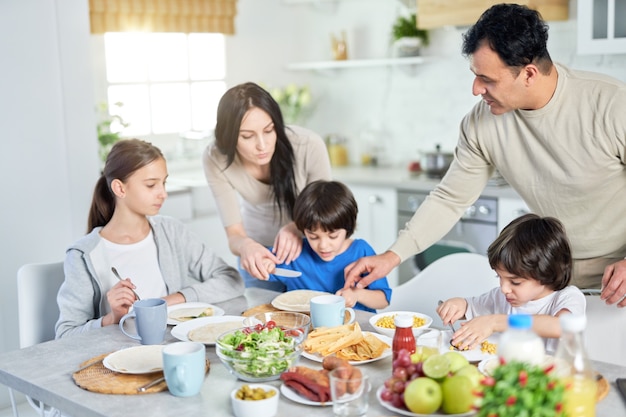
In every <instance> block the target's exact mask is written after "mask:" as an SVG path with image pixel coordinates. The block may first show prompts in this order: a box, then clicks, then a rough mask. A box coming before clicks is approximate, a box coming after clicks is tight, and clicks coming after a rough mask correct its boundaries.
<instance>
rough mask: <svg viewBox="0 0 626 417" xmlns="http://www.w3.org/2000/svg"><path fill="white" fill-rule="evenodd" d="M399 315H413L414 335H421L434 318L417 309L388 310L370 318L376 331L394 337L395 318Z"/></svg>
mask: <svg viewBox="0 0 626 417" xmlns="http://www.w3.org/2000/svg"><path fill="white" fill-rule="evenodd" d="M397 315H408V316H412V317H413V335H414V336H415V337H417V336H419V335H420V334H421V333H422V332H423V331H424V330H425V329H427V328H429V327H430V325H431V324H432V322H433V318H432V317H430V316H427V315H426V314H422V313H416V312H415V311H387V312H384V313H379V314H376V315H374V316H372V317H371V318H370V324H371V325H372V327H373V328H374V329H376V331H377V332H378V333H380V334H384V335H385V336H389V337H393V334H394V333H395V331H396V325H395V324H394V319H395V317H396V316H397Z"/></svg>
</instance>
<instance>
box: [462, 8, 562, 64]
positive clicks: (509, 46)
mask: <svg viewBox="0 0 626 417" xmlns="http://www.w3.org/2000/svg"><path fill="white" fill-rule="evenodd" d="M483 41H486V42H487V43H488V44H489V46H490V47H491V49H493V50H494V51H495V52H496V53H497V54H498V56H499V57H500V59H502V61H504V63H505V64H506V65H508V66H509V67H512V68H515V69H516V70H517V72H518V73H519V69H521V68H522V67H524V66H526V65H528V64H531V63H533V64H535V65H537V67H538V68H539V70H540V71H541V72H542V73H543V74H548V73H549V72H550V70H551V68H552V59H551V58H550V54H549V53H548V48H547V43H548V25H547V24H546V23H545V22H544V21H543V19H542V18H541V15H540V14H539V12H537V11H536V10H532V9H530V8H528V7H527V6H522V5H519V4H496V5H494V6H491V7H490V8H489V9H487V10H486V11H485V12H484V13H483V14H482V16H480V18H479V19H478V21H477V22H476V23H475V24H474V25H473V26H472V27H470V28H469V30H468V31H467V32H466V33H465V34H463V55H465V56H466V57H467V56H469V55H472V54H473V53H474V52H476V50H477V49H478V48H479V47H480V46H481V44H482V42H483Z"/></svg>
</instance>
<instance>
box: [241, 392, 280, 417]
mask: <svg viewBox="0 0 626 417" xmlns="http://www.w3.org/2000/svg"><path fill="white" fill-rule="evenodd" d="M247 385H248V386H249V387H250V388H252V389H255V388H261V389H263V390H264V391H272V392H274V395H272V396H271V397H269V398H265V399H263V400H242V399H239V398H237V391H239V390H240V389H241V387H239V388H237V389H234V390H233V391H232V392H231V393H230V402H231V404H232V406H233V413H234V414H235V417H274V416H275V415H276V413H277V412H278V397H279V396H280V395H279V394H278V389H277V388H275V387H273V386H271V385H267V384H247Z"/></svg>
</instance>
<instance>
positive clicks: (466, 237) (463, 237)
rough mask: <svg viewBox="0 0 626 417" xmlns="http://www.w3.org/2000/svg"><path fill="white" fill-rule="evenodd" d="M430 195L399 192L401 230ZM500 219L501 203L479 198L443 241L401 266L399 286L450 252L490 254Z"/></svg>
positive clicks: (416, 192) (399, 226) (412, 191)
mask: <svg viewBox="0 0 626 417" xmlns="http://www.w3.org/2000/svg"><path fill="white" fill-rule="evenodd" d="M427 195H428V193H427V192H419V191H414V190H398V230H401V229H404V227H405V225H406V223H407V222H408V221H409V220H410V219H411V217H413V214H414V213H415V211H416V210H417V208H418V207H419V206H420V205H421V204H422V203H423V202H424V200H425V199H426V196H427ZM497 220H498V200H497V199H496V198H491V197H480V198H478V200H476V202H475V203H474V204H473V205H471V206H470V207H468V208H467V210H466V211H465V213H464V214H463V216H462V217H461V219H460V220H459V221H458V222H457V223H456V224H455V225H454V226H453V227H452V229H451V230H450V231H449V232H448V233H447V234H446V235H445V236H444V237H443V238H442V239H441V240H440V241H438V242H436V243H435V244H434V245H432V246H431V247H429V248H428V249H426V250H425V251H424V252H422V253H419V254H417V255H415V256H413V257H411V258H410V259H407V260H406V261H404V262H403V263H402V264H400V266H399V267H398V275H399V276H398V283H399V284H402V283H404V282H406V281H408V280H409V279H411V278H413V277H414V276H415V275H416V274H417V273H418V272H419V271H420V270H422V269H424V267H426V266H427V265H428V264H430V263H432V262H433V261H435V260H436V259H438V258H440V257H441V256H444V255H447V254H450V253H454V252H475V253H480V254H483V255H487V248H489V245H490V244H491V242H493V241H494V240H495V239H496V237H497V235H498V222H497ZM433 221H436V219H433Z"/></svg>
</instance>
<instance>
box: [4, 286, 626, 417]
mask: <svg viewBox="0 0 626 417" xmlns="http://www.w3.org/2000/svg"><path fill="white" fill-rule="evenodd" d="M275 295H276V293H273V292H270V291H266V290H260V289H255V288H250V289H247V290H246V296H245V297H239V298H238V299H235V300H231V301H229V302H226V303H222V304H219V306H220V307H222V308H223V309H224V310H225V311H226V314H235V315H238V314H241V313H242V312H243V311H245V310H246V309H248V308H249V307H252V306H256V305H259V304H263V303H267V302H269V301H270V300H271V299H273V297H274V296H275ZM370 316H371V315H370V314H369V313H366V312H363V311H358V312H357V320H358V321H359V323H360V324H361V327H362V329H363V330H373V329H371V327H370V325H369V323H368V321H367V320H368V318H369V317H370ZM173 341H176V339H174V338H173V337H171V335H169V333H168V339H167V341H166V342H173ZM137 344H138V343H137V342H136V341H134V340H132V339H130V338H128V337H126V336H124V335H123V334H122V333H121V332H120V331H119V328H118V327H117V326H108V327H105V328H102V329H97V330H93V331H90V332H88V333H87V334H83V335H78V336H73V337H68V338H65V339H61V340H56V341H51V342H46V343H42V344H39V345H36V346H32V347H29V348H25V349H20V350H15V351H11V352H7V353H5V354H3V355H2V356H1V357H0V383H2V384H5V385H7V386H9V387H11V388H13V389H15V390H17V391H20V392H22V393H24V394H26V395H30V396H32V397H35V398H38V399H41V400H43V401H44V402H45V403H47V404H50V405H52V406H54V407H56V408H58V409H60V410H61V411H63V413H64V414H65V415H69V416H74V417H101V416H124V417H135V416H136V417H144V416H152V417H157V416H177V417H178V416H186V417H193V416H209V415H210V416H232V409H231V406H230V400H229V394H230V392H231V391H232V390H233V389H235V388H238V387H240V386H241V385H243V384H244V382H243V381H239V380H237V379H236V378H235V377H234V376H232V375H231V374H230V373H229V372H228V371H227V369H226V368H225V367H224V366H223V365H222V363H221V362H220V360H219V359H218V357H217V355H216V354H215V348H214V347H207V357H208V359H209V360H210V362H211V370H210V372H209V375H208V376H207V377H206V379H205V382H204V385H203V387H202V391H201V393H200V394H199V395H196V396H194V397H187V398H180V397H175V396H173V395H171V394H170V393H169V392H168V391H164V392H160V393H156V394H144V395H110V394H98V393H93V392H89V391H85V390H83V389H81V388H79V387H78V386H77V385H76V384H75V383H74V381H73V380H72V373H73V371H74V370H76V369H77V368H78V365H79V364H80V363H81V362H83V361H86V360H88V359H90V358H93V357H95V356H98V355H101V354H103V353H107V352H111V351H115V350H118V349H120V348H122V347H128V346H133V345H137ZM300 364H301V365H305V366H309V367H312V368H319V367H321V364H320V363H318V362H313V361H310V360H308V359H306V358H302V359H301V361H300ZM593 364H594V367H595V369H596V370H597V371H599V372H600V373H602V374H603V375H604V376H605V377H606V378H607V379H608V380H609V381H610V382H611V390H610V391H609V394H608V395H607V397H606V398H605V399H603V400H602V401H601V402H600V403H599V404H598V406H597V413H596V415H597V416H599V417H620V416H626V403H624V402H623V401H622V399H621V398H620V396H619V394H618V392H617V389H616V388H615V384H614V381H615V378H617V377H626V367H622V366H617V365H612V364H607V363H603V362H594V363H593ZM360 367H361V370H362V371H364V372H365V373H367V374H368V375H370V377H371V378H372V382H373V386H374V388H373V390H372V392H371V393H370V409H369V412H368V414H367V415H368V416H372V417H373V416H391V415H394V413H392V412H391V411H388V410H387V409H385V408H384V407H382V406H381V405H380V404H379V402H378V400H377V399H376V393H375V391H376V389H378V387H380V386H381V385H382V384H383V382H384V380H385V379H386V378H388V377H389V376H390V374H391V358H385V359H382V360H380V361H377V362H372V363H368V364H364V365H361V366H360ZM270 384H272V385H275V386H280V384H281V381H273V382H270ZM296 415H300V416H331V415H332V409H331V408H329V407H315V406H307V405H302V404H299V403H295V402H293V401H291V400H289V399H287V398H285V397H282V396H281V398H280V406H279V411H278V415H277V416H278V417H283V416H284V417H292V416H296Z"/></svg>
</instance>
